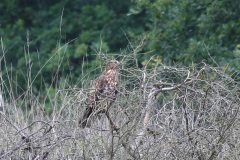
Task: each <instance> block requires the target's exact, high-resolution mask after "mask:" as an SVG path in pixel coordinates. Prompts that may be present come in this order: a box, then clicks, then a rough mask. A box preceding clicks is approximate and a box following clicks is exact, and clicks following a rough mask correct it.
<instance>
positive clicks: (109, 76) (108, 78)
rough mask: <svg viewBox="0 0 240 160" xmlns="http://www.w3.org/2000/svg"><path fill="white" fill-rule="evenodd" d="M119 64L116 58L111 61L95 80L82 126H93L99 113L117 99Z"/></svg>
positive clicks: (80, 123) (80, 124) (80, 122)
mask: <svg viewBox="0 0 240 160" xmlns="http://www.w3.org/2000/svg"><path fill="white" fill-rule="evenodd" d="M119 64H120V63H119V62H118V61H116V60H112V61H109V62H108V63H107V66H106V68H105V70H104V71H103V73H102V75H100V76H99V77H98V78H97V79H95V80H94V82H93V84H92V87H91V90H90V95H89V98H88V106H87V108H86V110H85V112H84V114H83V117H82V119H81V120H80V121H79V126H80V127H81V128H85V127H88V128H89V127H91V125H92V123H93V122H94V121H95V120H96V118H97V115H98V114H99V113H103V112H105V111H106V110H108V109H109V107H110V106H111V104H112V103H113V102H114V101H115V99H116V96H117V93H118V85H119V84H118V73H117V68H118V66H119Z"/></svg>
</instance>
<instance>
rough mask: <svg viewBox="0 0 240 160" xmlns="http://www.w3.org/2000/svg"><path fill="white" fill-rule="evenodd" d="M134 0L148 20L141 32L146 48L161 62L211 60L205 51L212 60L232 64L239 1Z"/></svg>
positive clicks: (238, 35) (238, 38) (239, 33)
mask: <svg viewBox="0 0 240 160" xmlns="http://www.w3.org/2000/svg"><path fill="white" fill-rule="evenodd" d="M136 3H137V5H138V10H140V11H139V13H141V12H147V14H148V16H149V18H150V19H151V22H152V25H150V27H151V29H150V30H151V31H150V32H147V33H145V34H147V35H148V41H149V43H148V49H151V50H155V52H152V54H157V55H159V56H160V57H161V59H163V62H164V63H167V64H172V63H173V62H177V63H179V62H184V63H185V64H191V63H192V62H194V63H198V62H201V61H202V60H203V59H205V60H206V61H208V62H210V63H213V61H212V60H211V58H210V56H209V55H208V52H209V54H210V55H211V56H212V57H213V58H214V59H215V61H216V62H218V63H220V64H222V65H227V64H228V63H230V65H233V63H232V61H231V59H234V58H236V56H237V55H236V54H235V53H234V52H233V51H234V50H235V48H236V46H237V44H239V41H240V21H239V14H240V2H239V1H228V0H224V1H217V0H214V1H212V0H211V1H210V0H201V1H197V0H180V1H168V0H152V1H146V0H144V1H136ZM139 8H140V9H139ZM204 44H205V45H206V47H205V45H204ZM206 48H207V49H206ZM207 50H208V51H207ZM149 56H150V55H149ZM237 57H239V56H237ZM237 68H239V67H237ZM237 68H235V69H237Z"/></svg>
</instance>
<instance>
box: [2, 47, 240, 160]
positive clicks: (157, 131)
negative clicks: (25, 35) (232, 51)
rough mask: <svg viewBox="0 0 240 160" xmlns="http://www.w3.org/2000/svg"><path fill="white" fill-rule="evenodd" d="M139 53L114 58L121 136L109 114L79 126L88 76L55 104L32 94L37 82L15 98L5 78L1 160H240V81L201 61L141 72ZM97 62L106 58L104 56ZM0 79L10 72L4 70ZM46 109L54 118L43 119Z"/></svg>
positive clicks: (113, 113)
mask: <svg viewBox="0 0 240 160" xmlns="http://www.w3.org/2000/svg"><path fill="white" fill-rule="evenodd" d="M142 46H143V42H140V44H139V45H137V47H134V46H132V45H130V47H128V48H130V49H129V50H130V53H127V51H126V52H122V53H121V54H120V55H114V56H115V57H117V56H118V59H119V60H121V62H122V64H123V66H122V69H121V70H120V75H119V78H120V89H119V92H120V93H119V96H118V97H117V100H116V102H115V103H114V104H113V105H112V106H111V108H110V118H111V120H112V121H113V122H114V123H115V124H116V125H117V126H118V127H119V128H120V129H119V130H118V131H117V130H115V129H114V128H112V127H111V125H110V124H109V121H108V119H107V118H106V116H105V115H104V114H102V115H101V116H99V118H98V120H97V121H96V122H95V123H94V125H93V126H92V128H90V129H80V128H78V127H77V126H78V124H77V122H78V120H79V118H80V117H81V114H82V111H83V110H84V107H85V106H86V104H85V103H86V99H87V97H88V93H89V86H90V84H89V82H90V79H91V78H89V77H88V76H86V77H85V78H84V79H82V81H81V82H82V83H83V84H84V85H83V86H84V87H83V88H70V89H65V88H64V87H65V84H64V81H63V82H62V83H61V84H60V85H59V86H58V88H57V93H56V94H55V97H54V98H51V96H50V95H47V96H46V98H45V99H41V98H39V96H37V95H34V93H33V91H32V84H33V83H34V81H30V80H31V79H33V78H31V77H28V78H29V88H28V90H26V91H25V92H23V94H21V95H17V96H16V95H14V94H13V91H12V88H11V85H10V88H9V87H7V85H6V83H10V84H13V81H12V79H11V76H5V77H7V79H3V76H2V75H1V83H0V86H1V88H0V89H1V93H2V96H3V99H4V103H2V104H1V105H2V106H1V111H0V115H1V116H0V121H1V123H0V135H1V137H0V157H1V158H2V159H124V160H125V159H240V155H239V153H240V151H239V145H240V143H239V129H238V128H239V106H240V105H239V104H240V99H239V91H240V90H239V89H240V88H239V84H238V82H236V81H235V80H234V79H232V78H231V77H230V76H229V75H228V74H226V73H224V72H223V71H222V69H221V68H215V67H212V66H209V65H207V64H205V63H204V62H203V63H200V64H196V65H193V66H190V67H182V68H181V67H177V66H165V65H163V64H161V63H157V62H156V64H154V66H150V65H149V64H150V63H148V62H146V65H145V66H144V67H142V68H139V66H138V64H139V62H138V60H137V58H136V57H137V54H138V53H137V52H138V51H139V50H140V49H141V47H142ZM2 51H3V53H4V52H5V49H4V47H3V49H2ZM97 56H98V57H99V58H101V59H102V60H103V61H106V59H108V58H107V57H106V55H105V54H101V52H98V54H97ZM153 60H154V59H151V60H149V62H152V61H153ZM1 62H2V63H7V62H5V61H4V58H3V59H1ZM1 72H4V73H5V74H8V73H10V72H7V71H6V68H5V71H1ZM28 75H31V74H28ZM47 102H48V105H49V104H50V106H51V108H52V113H51V114H46V110H45V105H46V103H47ZM1 158H0V159H1Z"/></svg>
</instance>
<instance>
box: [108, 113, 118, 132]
mask: <svg viewBox="0 0 240 160" xmlns="http://www.w3.org/2000/svg"><path fill="white" fill-rule="evenodd" d="M105 114H106V116H107V118H108V120H109V122H110V124H111V126H112V127H113V129H114V130H115V131H116V132H118V130H119V129H120V128H118V127H117V126H116V125H115V124H114V123H113V121H112V119H111V118H110V115H109V112H108V110H107V112H105Z"/></svg>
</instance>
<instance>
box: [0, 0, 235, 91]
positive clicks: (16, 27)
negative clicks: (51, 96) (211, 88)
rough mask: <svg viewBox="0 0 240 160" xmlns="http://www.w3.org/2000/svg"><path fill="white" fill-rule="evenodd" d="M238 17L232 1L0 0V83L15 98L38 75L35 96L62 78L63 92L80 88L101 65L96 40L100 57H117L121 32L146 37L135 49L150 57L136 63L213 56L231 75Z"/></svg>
mask: <svg viewBox="0 0 240 160" xmlns="http://www.w3.org/2000/svg"><path fill="white" fill-rule="evenodd" d="M239 15H240V1H229V0H221V1H218V0H178V1H169V0H125V1H124V0H115V1H112V0H62V1H61V0H51V1H49V0H36V1H33V0H1V2H0V24H1V26H0V37H1V39H2V42H3V44H4V47H5V51H6V53H4V52H3V51H2V50H1V52H0V56H1V69H2V76H3V81H5V82H4V83H5V84H6V85H9V84H10V83H13V84H15V85H14V86H15V88H16V89H13V91H14V92H16V93H15V94H19V93H21V92H23V91H25V90H26V89H28V87H29V83H30V84H31V83H32V81H33V79H29V77H33V78H34V77H35V76H36V75H37V74H38V73H39V75H38V76H37V77H36V79H35V80H34V83H33V86H32V87H33V92H35V93H40V92H39V91H41V94H42V93H45V92H46V89H45V88H48V87H47V86H50V84H53V86H52V87H53V88H54V86H55V85H58V83H59V82H61V80H66V79H68V83H67V84H68V85H69V86H65V87H66V88H68V87H73V86H74V85H75V84H78V87H81V86H80V85H81V84H80V83H79V81H80V79H81V78H80V77H81V75H82V71H83V70H84V72H90V71H92V70H93V69H95V67H98V66H99V65H100V64H102V62H101V61H100V60H99V59H98V58H97V57H96V55H95V54H96V50H98V49H99V48H100V46H101V38H102V49H101V50H102V52H104V53H111V54H119V53H121V51H122V50H124V49H126V48H127V45H128V40H127V38H126V36H125V35H124V32H125V33H126V34H127V36H128V38H129V40H130V41H131V42H132V43H133V44H137V43H138V42H139V41H140V39H141V37H143V36H146V41H145V42H146V45H145V47H144V48H143V49H142V51H141V52H148V51H152V52H149V53H147V54H144V55H139V56H138V58H139V60H140V62H141V63H140V64H139V65H140V66H141V65H144V64H145V60H148V59H149V58H150V57H151V56H152V55H156V56H155V61H156V60H157V61H159V62H163V63H164V64H166V65H175V64H179V63H182V65H183V66H188V65H191V64H193V63H198V62H201V61H203V60H205V62H207V63H210V64H212V65H214V66H217V64H215V63H214V61H213V60H212V59H214V60H215V61H216V62H217V63H218V65H220V66H221V67H226V69H227V71H238V70H239V68H240V67H239V55H240V50H239V49H240V16H239ZM60 29H61V30H60ZM122 30H123V31H124V32H123V31H122ZM100 37H101V38H100ZM75 38H77V39H76V40H74V41H72V42H71V43H69V44H67V45H65V44H66V43H68V42H70V41H71V40H73V39H75ZM64 45H65V46H64ZM61 47H63V48H62V49H61V51H60V52H58V53H57V54H55V53H56V51H58V50H59V49H60V48H61ZM209 54H210V55H211V57H212V59H211V57H210V56H209ZM52 56H53V58H51V57H52ZM3 57H4V58H3ZM50 58H51V59H50ZM49 59H50V61H49V62H48V63H46V62H47V61H48V60H49ZM5 61H6V65H5V63H4V62H5ZM83 62H84V63H83ZM44 64H46V66H44ZM151 65H154V63H151ZM43 66H44V67H43ZM42 67H43V68H42ZM41 68H42V70H41ZM39 71H41V72H39ZM7 72H9V73H11V82H10V81H9V80H7V79H8V78H7V76H8V75H7ZM98 72H99V70H96V72H92V73H93V74H96V73H98ZM56 73H57V74H56ZM48 89H49V88H48ZM53 93H54V92H53Z"/></svg>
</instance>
